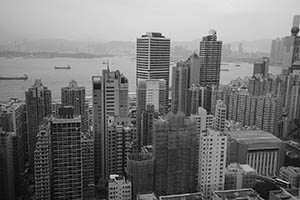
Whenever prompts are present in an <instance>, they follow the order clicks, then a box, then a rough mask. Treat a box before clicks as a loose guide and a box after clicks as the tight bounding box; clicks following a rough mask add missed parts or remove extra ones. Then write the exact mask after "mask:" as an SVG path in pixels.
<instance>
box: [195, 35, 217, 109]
mask: <svg viewBox="0 0 300 200" xmlns="http://www.w3.org/2000/svg"><path fill="white" fill-rule="evenodd" d="M221 52H222V42H221V41H217V32H216V31H215V30H211V31H210V32H209V35H207V36H205V37H203V39H202V41H201V42H200V51H199V57H200V64H201V66H200V82H199V83H200V85H201V86H204V87H207V92H206V98H205V105H204V108H205V109H206V110H207V112H208V113H211V93H212V88H211V87H212V86H213V85H216V86H218V85H219V83H220V67H221Z"/></svg>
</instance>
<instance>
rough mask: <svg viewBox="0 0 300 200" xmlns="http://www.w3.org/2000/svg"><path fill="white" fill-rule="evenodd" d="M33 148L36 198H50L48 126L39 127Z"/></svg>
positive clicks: (42, 199) (39, 199)
mask: <svg viewBox="0 0 300 200" xmlns="http://www.w3.org/2000/svg"><path fill="white" fill-rule="evenodd" d="M40 129H41V130H40V131H39V132H38V134H37V141H36V148H35V150H34V176H35V177H34V183H35V193H36V199H37V200H50V199H51V178H50V176H51V159H52V158H51V153H50V151H51V146H50V141H51V140H50V133H51V131H50V126H49V125H47V124H45V125H44V126H41V127H40Z"/></svg>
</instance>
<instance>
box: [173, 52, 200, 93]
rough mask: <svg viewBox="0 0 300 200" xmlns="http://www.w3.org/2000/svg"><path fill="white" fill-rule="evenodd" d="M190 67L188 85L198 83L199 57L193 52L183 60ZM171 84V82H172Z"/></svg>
mask: <svg viewBox="0 0 300 200" xmlns="http://www.w3.org/2000/svg"><path fill="white" fill-rule="evenodd" d="M185 63H187V65H188V66H189V68H190V75H189V77H190V79H189V84H190V85H189V87H191V86H192V85H199V84H200V66H201V65H200V57H199V55H198V54H196V53H195V52H194V53H193V54H192V55H191V56H190V57H189V58H188V59H187V60H186V61H185ZM172 86H173V84H172Z"/></svg>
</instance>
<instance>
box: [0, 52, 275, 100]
mask: <svg viewBox="0 0 300 200" xmlns="http://www.w3.org/2000/svg"><path fill="white" fill-rule="evenodd" d="M107 60H109V62H110V69H111V70H117V69H118V70H119V71H120V72H121V73H123V74H124V75H125V76H126V77H127V78H128V80H129V93H134V92H135V89H136V87H135V69H136V63H135V60H132V59H131V58H130V57H119V56H116V57H110V58H101V59H77V58H53V59H23V58H14V59H9V58H0V76H9V77H10V76H23V74H27V75H28V80H26V81H22V80H17V81H16V80H0V101H1V102H3V101H8V100H9V99H10V98H12V97H16V98H20V99H22V100H24V99H25V91H26V90H27V89H28V88H29V87H31V86H32V85H33V83H34V80H35V79H42V82H43V84H44V85H45V86H47V87H48V88H49V89H50V90H51V91H52V100H53V101H55V102H57V101H58V102H59V101H60V93H61V88H62V87H65V86H68V83H69V81H70V80H76V81H77V82H78V85H79V86H85V87H86V95H87V96H91V94H92V81H91V78H92V76H101V75H102V69H105V68H106V65H104V64H103V62H104V61H107ZM239 64H240V65H241V66H240V67H235V63H229V65H225V66H221V68H227V69H229V71H221V84H227V83H229V82H230V81H231V80H233V79H236V78H237V77H241V78H244V77H245V76H251V75H252V70H253V64H251V63H239ZM67 65H70V66H71V70H55V69H54V66H58V67H61V66H63V67H66V66H67ZM280 72H281V68H280V67H279V66H270V73H272V74H279V73H280ZM170 74H171V72H170Z"/></svg>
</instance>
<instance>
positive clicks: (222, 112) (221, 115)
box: [214, 100, 226, 132]
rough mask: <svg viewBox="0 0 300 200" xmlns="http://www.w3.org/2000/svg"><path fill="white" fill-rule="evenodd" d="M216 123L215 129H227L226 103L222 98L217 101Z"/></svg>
mask: <svg viewBox="0 0 300 200" xmlns="http://www.w3.org/2000/svg"><path fill="white" fill-rule="evenodd" d="M215 113H216V114H215V124H214V129H215V130H216V131H221V132H223V131H225V120H226V105H225V104H224V102H223V101H222V100H218V101H217V105H216V112H215Z"/></svg>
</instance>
